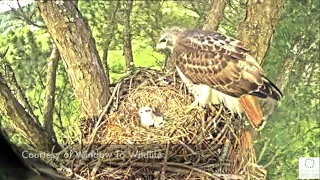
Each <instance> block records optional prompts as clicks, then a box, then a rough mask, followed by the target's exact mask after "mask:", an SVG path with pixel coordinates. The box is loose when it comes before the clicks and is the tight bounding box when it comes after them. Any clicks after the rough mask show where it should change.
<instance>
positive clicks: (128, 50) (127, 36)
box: [123, 0, 134, 71]
mask: <svg viewBox="0 0 320 180" xmlns="http://www.w3.org/2000/svg"><path fill="white" fill-rule="evenodd" d="M124 3H125V13H124V14H125V16H124V45H123V54H124V58H125V61H126V70H127V71H131V70H133V69H134V63H133V55H132V44H131V40H132V35H131V25H130V16H131V11H132V5H133V0H128V1H124Z"/></svg>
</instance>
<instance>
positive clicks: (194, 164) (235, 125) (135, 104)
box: [65, 69, 266, 179]
mask: <svg viewBox="0 0 320 180" xmlns="http://www.w3.org/2000/svg"><path fill="white" fill-rule="evenodd" d="M113 92H114V93H113V97H112V100H111V101H110V102H112V103H110V104H109V106H108V107H107V108H106V109H105V111H106V112H107V111H108V113H107V114H106V115H105V116H104V117H103V118H102V117H100V119H95V120H91V121H86V122H85V123H84V124H83V126H82V127H81V128H82V129H81V130H82V132H83V137H82V144H83V146H82V147H79V151H83V150H84V149H85V148H87V150H88V149H89V151H88V152H92V150H95V151H96V152H99V153H100V154H101V155H103V156H100V157H99V158H86V157H76V156H73V158H71V159H73V161H72V166H71V164H70V162H69V163H67V162H65V164H66V165H65V166H67V167H70V168H71V169H73V172H74V173H73V176H74V177H77V178H80V179H81V177H83V178H85V179H148V178H149V179H265V177H266V171H265V169H264V168H263V167H260V166H259V165H257V164H256V160H255V153H254V149H253V147H252V139H251V133H250V132H248V131H245V130H244V127H243V125H242V124H243V123H241V121H240V120H238V119H236V118H234V117H232V116H231V115H230V113H229V112H228V111H225V109H224V108H223V107H222V106H221V107H212V108H210V110H207V111H206V110H202V109H198V110H193V111H191V112H188V113H187V112H185V110H186V108H187V106H188V105H190V104H191V102H192V101H193V99H192V96H190V95H189V94H188V93H187V91H186V89H185V87H184V86H183V84H182V82H181V80H180V79H179V78H178V77H177V76H175V75H173V74H164V73H163V72H160V71H156V70H150V69H145V70H138V71H136V72H135V73H134V75H130V76H127V77H125V78H122V79H121V80H120V82H119V83H118V84H117V86H116V87H115V88H114V90H113ZM147 105H151V106H153V107H154V108H155V109H156V113H157V114H158V115H161V116H163V117H164V119H165V121H166V124H165V125H164V126H163V127H160V128H149V129H147V128H144V127H142V126H141V125H140V117H139V115H138V110H139V108H140V107H142V106H147ZM73 148H74V147H73Z"/></svg>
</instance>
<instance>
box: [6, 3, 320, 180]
mask: <svg viewBox="0 0 320 180" xmlns="http://www.w3.org/2000/svg"><path fill="white" fill-rule="evenodd" d="M211 3H212V1H210V0H207V1H200V0H195V1H192V2H191V1H179V2H178V1H166V0H159V1H151V0H146V1H134V4H133V9H132V14H131V25H132V27H131V28H132V31H131V33H132V37H133V40H132V45H133V56H134V63H135V66H137V67H139V66H143V67H155V68H158V69H160V68H161V65H162V63H163V60H164V56H163V55H162V54H160V53H158V52H157V51H156V50H155V45H156V43H157V41H158V38H159V35H160V33H161V31H162V30H163V29H164V28H166V27H171V26H180V27H186V28H194V27H199V28H201V27H202V25H203V22H204V20H205V17H206V15H207V12H208V10H209V9H211ZM228 3H229V4H227V6H226V9H225V14H224V19H223V21H222V22H221V25H220V27H219V31H220V32H222V33H225V34H227V35H231V36H233V37H236V35H237V29H238V25H239V24H240V22H241V21H242V20H243V18H244V16H245V8H246V1H244V0H234V1H228ZM118 5H119V6H118ZM284 7H285V9H284V11H283V13H282V14H281V17H280V21H279V23H278V26H277V28H276V31H275V37H274V42H273V43H272V45H271V48H270V50H269V51H268V54H267V57H266V61H265V64H264V67H263V68H264V70H265V73H266V74H267V76H268V77H270V79H272V80H274V81H275V79H276V77H278V76H280V75H281V74H282V73H283V72H282V71H280V69H282V66H283V65H284V63H285V61H286V60H287V59H289V60H292V61H294V66H293V70H292V73H291V76H290V78H289V82H288V85H287V87H286V89H285V90H284V98H283V100H281V101H280V103H279V107H278V108H277V110H276V112H274V113H273V115H272V117H271V118H270V119H269V121H268V123H267V125H266V127H265V129H264V130H263V131H262V132H261V135H260V137H262V138H261V139H259V140H258V141H257V142H256V149H257V154H259V153H260V151H261V149H262V147H263V145H264V143H265V142H269V144H268V146H267V149H266V151H264V154H263V156H262V159H261V161H260V164H270V161H271V160H272V159H273V157H275V155H277V156H276V157H275V158H274V161H273V162H272V163H271V164H270V165H269V167H268V179H296V178H297V175H298V174H297V173H298V157H309V156H320V154H319V151H318V149H319V147H320V143H319V142H320V141H319V137H318V135H319V133H320V132H319V131H320V124H319V118H320V117H319V103H320V102H319V99H320V90H319V86H318V83H319V81H320V79H319V73H320V65H319V59H320V57H319V42H320V31H319V21H320V5H319V1H318V0H304V1H299V0H290V1H286V2H285V6H284ZM117 8H118V9H117ZM79 9H80V11H81V12H82V13H83V15H84V17H86V19H87V20H88V24H89V25H90V27H91V29H92V32H93V36H94V38H95V41H96V45H97V48H98V51H99V54H100V57H102V54H103V50H104V48H106V46H109V47H108V57H107V60H108V64H109V68H110V79H111V83H113V82H115V81H117V80H118V79H119V78H120V77H121V76H122V75H123V74H124V72H125V61H124V56H123V29H124V22H123V19H124V18H123V16H124V5H123V1H120V2H118V1H84V0H81V1H79ZM34 10H35V6H29V7H26V8H25V9H24V12H26V13H29V15H31V14H32V12H33V11H34ZM116 10H117V11H116ZM35 12H36V13H35V15H34V16H32V18H31V19H32V20H33V21H34V22H37V24H43V22H42V20H41V18H40V17H39V15H38V13H37V11H35ZM114 12H116V14H115V22H114V23H112V22H111V20H112V16H113V13H114ZM29 15H28V17H29ZM17 17H19V16H18V14H17V13H13V12H5V13H2V14H0V22H1V24H0V33H1V37H0V52H2V51H3V50H4V49H5V48H6V47H8V46H9V47H10V48H9V52H8V54H7V56H6V58H7V59H8V61H9V62H10V63H11V65H12V66H13V68H14V71H15V73H16V77H17V79H18V82H19V84H20V85H21V86H22V87H23V88H24V89H25V90H26V92H27V96H28V99H29V100H30V102H31V104H33V106H34V108H35V112H36V114H37V115H38V116H39V117H40V119H41V120H42V118H43V117H42V116H43V112H42V108H43V105H44V102H43V101H44V93H45V92H44V88H45V82H46V66H47V59H48V57H49V56H50V53H51V49H52V44H51V41H50V37H49V34H48V33H47V31H46V30H45V29H39V28H36V27H34V26H31V25H28V24H26V22H25V21H22V20H18V19H17ZM112 27H114V32H112V31H113V29H112ZM113 33H114V34H113ZM108 43H109V44H108ZM0 68H1V67H0ZM56 84H57V90H56V104H55V111H54V113H55V116H54V124H55V131H56V133H57V137H58V139H59V140H60V141H61V142H63V139H65V138H66V136H67V135H74V134H75V133H76V132H75V131H74V130H73V129H72V127H75V125H76V124H78V123H79V116H80V109H79V104H78V103H77V102H76V101H75V97H74V95H73V93H72V90H71V87H70V84H69V82H68V76H67V73H66V71H65V69H64V67H63V63H62V61H60V62H59V68H58V71H57V83H56ZM1 118H2V119H5V118H4V117H1V116H0V121H1V122H2V121H3V120H1ZM4 122H7V121H4ZM4 127H6V128H8V127H10V126H9V125H8V124H6V125H4ZM13 138H14V140H15V141H16V142H20V143H25V142H24V141H23V140H22V139H21V137H18V136H14V137H13Z"/></svg>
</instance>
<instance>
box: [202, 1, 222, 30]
mask: <svg viewBox="0 0 320 180" xmlns="http://www.w3.org/2000/svg"><path fill="white" fill-rule="evenodd" d="M226 2H227V1H226V0H214V1H213V3H212V8H211V10H210V12H209V14H208V16H207V19H206V22H205V23H204V26H203V28H202V29H203V30H207V31H217V29H218V27H219V24H220V22H221V21H222V18H223V12H224V8H225V7H226Z"/></svg>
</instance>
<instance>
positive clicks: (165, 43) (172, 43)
mask: <svg viewBox="0 0 320 180" xmlns="http://www.w3.org/2000/svg"><path fill="white" fill-rule="evenodd" d="M157 48H158V49H170V50H171V52H172V54H173V58H174V60H175V65H176V68H177V71H178V74H179V75H180V77H181V79H182V80H183V82H184V83H185V84H186V86H187V88H188V89H189V91H191V93H192V94H193V95H194V96H195V102H194V103H192V105H191V106H190V108H194V106H195V105H197V104H200V105H201V106H202V107H204V106H205V105H207V104H219V103H223V104H224V106H225V107H226V108H228V109H229V110H230V111H231V113H232V114H235V113H237V114H239V115H240V116H241V113H242V112H243V111H244V112H245V114H246V115H247V117H248V119H249V120H250V122H251V124H252V125H253V126H254V127H255V128H259V127H260V126H261V125H262V124H263V115H262V111H261V108H260V106H259V104H258V102H257V98H256V97H260V98H267V97H271V98H273V99H275V100H279V99H280V97H281V96H282V94H281V92H280V90H279V89H278V88H277V87H276V86H275V85H274V84H273V83H272V82H271V81H270V80H268V79H267V78H266V77H265V76H264V74H263V70H262V68H261V67H260V65H259V64H258V63H257V62H256V61H255V59H254V58H253V57H252V56H250V55H249V50H248V49H246V48H245V46H244V45H243V44H242V43H241V42H240V41H238V40H236V39H233V38H231V37H228V36H225V35H223V34H220V33H218V32H210V31H204V30H183V29H179V28H172V29H168V30H166V31H165V32H164V33H163V35H162V36H161V38H160V40H159V42H158V44H157ZM255 96H256V97H255Z"/></svg>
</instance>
